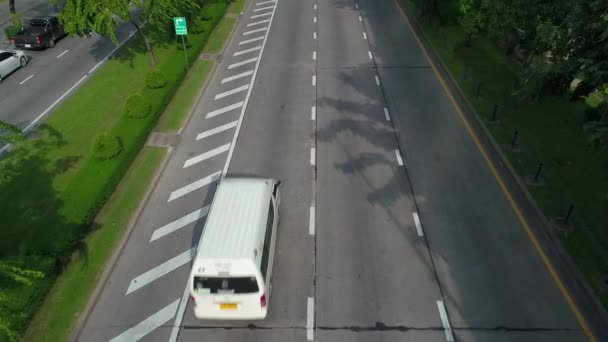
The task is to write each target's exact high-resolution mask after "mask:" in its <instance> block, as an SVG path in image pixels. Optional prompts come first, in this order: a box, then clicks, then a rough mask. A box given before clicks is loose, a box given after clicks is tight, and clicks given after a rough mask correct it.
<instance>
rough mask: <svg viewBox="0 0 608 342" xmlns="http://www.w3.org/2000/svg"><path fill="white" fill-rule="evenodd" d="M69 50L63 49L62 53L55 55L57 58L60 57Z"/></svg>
mask: <svg viewBox="0 0 608 342" xmlns="http://www.w3.org/2000/svg"><path fill="white" fill-rule="evenodd" d="M68 51H69V50H67V49H66V50H65V51H63V52H62V53H60V54H59V55H57V58H61V57H62V56H63V55H65V54H66V53H68Z"/></svg>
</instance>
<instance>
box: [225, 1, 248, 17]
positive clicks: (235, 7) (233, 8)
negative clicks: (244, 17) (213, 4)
mask: <svg viewBox="0 0 608 342" xmlns="http://www.w3.org/2000/svg"><path fill="white" fill-rule="evenodd" d="M245 4H247V0H236V1H234V2H232V3H231V4H230V6H228V13H232V14H240V13H241V12H242V11H243V8H245Z"/></svg>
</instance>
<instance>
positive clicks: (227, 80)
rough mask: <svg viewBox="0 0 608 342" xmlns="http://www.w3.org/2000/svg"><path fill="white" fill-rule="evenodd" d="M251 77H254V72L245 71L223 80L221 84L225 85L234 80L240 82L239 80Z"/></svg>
mask: <svg viewBox="0 0 608 342" xmlns="http://www.w3.org/2000/svg"><path fill="white" fill-rule="evenodd" d="M251 75H253V70H249V71H245V72H242V73H240V74H237V75H234V76H230V77H226V78H224V79H222V82H221V84H224V83H226V82H230V81H234V80H238V79H239V78H243V77H247V76H251Z"/></svg>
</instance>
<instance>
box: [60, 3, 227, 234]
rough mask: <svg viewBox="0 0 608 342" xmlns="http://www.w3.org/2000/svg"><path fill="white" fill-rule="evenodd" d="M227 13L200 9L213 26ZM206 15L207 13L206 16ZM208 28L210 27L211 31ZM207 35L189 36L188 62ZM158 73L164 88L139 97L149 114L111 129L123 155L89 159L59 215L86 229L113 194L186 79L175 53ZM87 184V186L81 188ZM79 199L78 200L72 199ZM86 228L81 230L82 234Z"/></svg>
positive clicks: (221, 6)
mask: <svg viewBox="0 0 608 342" xmlns="http://www.w3.org/2000/svg"><path fill="white" fill-rule="evenodd" d="M225 11H226V4H225V3H223V2H222V3H212V4H208V5H207V6H206V7H203V10H202V11H201V12H202V13H211V15H212V16H213V19H212V20H210V21H207V22H208V23H212V24H213V27H215V25H217V23H218V22H219V21H220V19H221V18H222V16H223V15H224V12H225ZM208 15H209V14H208ZM213 27H210V28H213ZM208 36H209V32H205V33H203V34H200V35H195V34H193V35H191V41H192V48H190V49H187V50H186V53H187V54H188V55H189V56H188V61H190V62H193V61H194V60H195V58H194V57H195V56H198V54H200V52H201V51H202V49H203V47H204V46H205V43H206V42H207V38H208ZM158 70H160V71H162V72H163V74H164V75H167V85H166V86H165V87H163V88H160V89H149V88H147V87H146V88H144V89H143V90H142V91H141V92H140V95H141V96H142V97H143V98H144V99H145V100H146V101H147V103H148V104H149V105H150V114H149V115H148V116H146V117H144V118H142V119H140V120H132V119H130V118H128V117H126V116H124V117H123V118H121V119H120V120H119V121H118V122H117V123H116V125H115V126H114V127H113V128H112V130H111V132H110V133H111V134H112V135H115V136H117V137H119V139H120V140H121V142H122V145H123V153H121V154H120V155H118V156H117V157H116V158H113V159H110V160H107V161H103V162H102V161H100V160H98V159H97V158H89V159H88V160H87V161H86V162H85V163H84V164H83V165H82V167H81V169H80V170H79V172H78V173H77V174H76V175H74V178H73V179H72V182H71V183H70V184H69V185H68V186H67V187H66V189H65V191H64V194H65V195H63V196H62V197H63V198H64V201H65V202H64V205H63V208H62V210H61V214H62V215H64V216H65V217H66V218H67V219H69V220H70V221H72V222H78V223H80V224H82V225H84V226H85V227H86V226H88V225H89V224H90V222H92V220H93V219H94V217H95V215H97V212H98V211H99V210H100V209H101V207H102V206H103V205H104V204H105V202H106V201H107V199H108V198H109V197H110V196H111V195H112V193H113V192H114V189H115V188H116V186H117V185H118V183H119V182H120V180H121V179H122V177H123V175H124V174H125V172H126V171H127V169H128V168H129V165H131V163H132V161H133V160H134V159H135V157H136V156H137V154H138V153H139V150H140V149H141V148H142V147H143V145H144V143H145V141H146V139H147V137H148V135H149V134H150V132H151V131H152V129H153V128H154V126H155V125H156V122H157V120H158V117H159V116H160V114H161V113H162V112H163V110H164V109H165V107H166V106H167V104H169V101H171V98H172V97H173V94H175V92H176V91H177V88H178V87H179V85H180V84H181V82H182V80H183V79H184V77H185V76H186V66H185V61H184V58H183V56H182V55H180V54H176V55H175V57H174V58H172V59H169V60H168V61H166V62H165V63H164V64H163V65H160V66H159V68H158ZM85 184H86V186H84V185H85ZM72 199H78V200H72ZM85 231H86V229H83V233H84V232H85Z"/></svg>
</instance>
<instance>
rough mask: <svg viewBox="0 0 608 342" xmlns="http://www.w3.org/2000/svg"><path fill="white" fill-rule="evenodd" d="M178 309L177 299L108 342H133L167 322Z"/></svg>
mask: <svg viewBox="0 0 608 342" xmlns="http://www.w3.org/2000/svg"><path fill="white" fill-rule="evenodd" d="M178 307H179V299H176V300H175V301H174V302H173V303H171V304H169V305H167V306H166V307H164V308H163V309H161V310H160V311H158V312H157V313H155V314H154V315H152V316H150V317H148V318H146V319H145V320H143V321H142V322H140V323H139V324H137V325H134V326H133V327H131V328H129V330H127V331H125V332H123V333H122V334H120V335H118V336H116V337H114V338H113V339H111V340H110V342H133V341H137V340H139V339H141V338H142V337H144V336H146V335H148V334H149V333H151V332H152V331H154V330H156V329H158V328H160V327H161V326H163V325H165V324H166V323H167V322H169V320H171V318H173V317H174V316H175V312H176V311H177V308H178Z"/></svg>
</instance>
